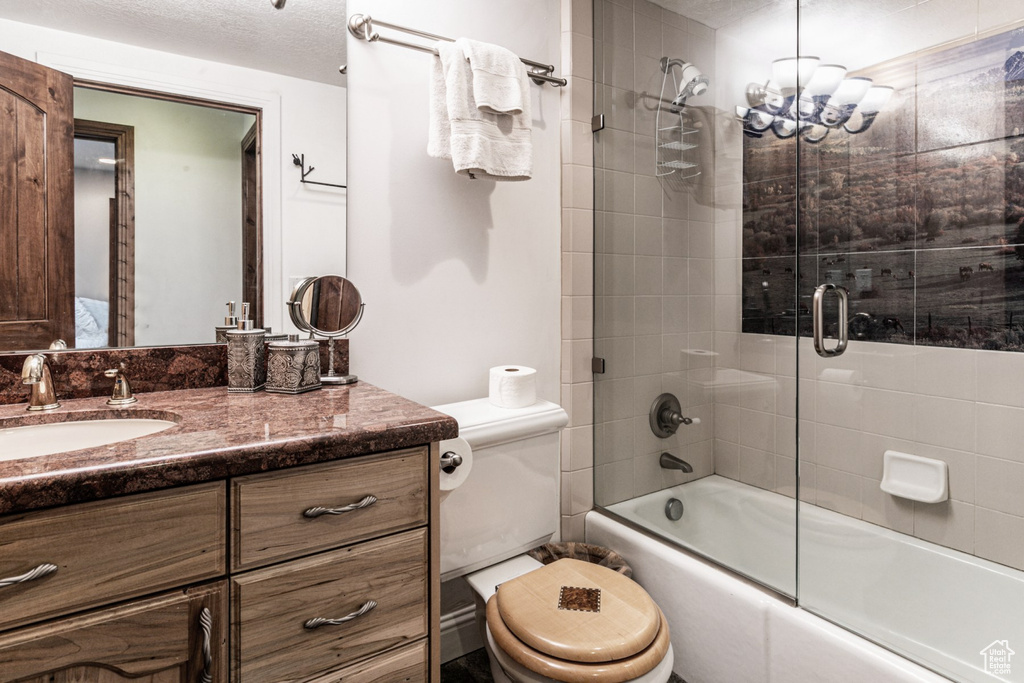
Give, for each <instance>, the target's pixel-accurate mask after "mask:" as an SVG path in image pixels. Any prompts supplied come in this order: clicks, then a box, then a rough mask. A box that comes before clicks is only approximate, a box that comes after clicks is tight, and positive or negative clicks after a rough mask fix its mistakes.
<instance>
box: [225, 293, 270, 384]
mask: <svg viewBox="0 0 1024 683" xmlns="http://www.w3.org/2000/svg"><path fill="white" fill-rule="evenodd" d="M224 334H225V336H226V337H227V342H228V392H230V393H252V392H255V391H260V390H262V389H263V387H264V386H265V385H266V383H267V364H266V347H265V345H264V337H266V334H267V333H266V331H265V330H261V329H259V328H255V327H253V322H252V319H250V318H249V304H248V303H243V304H242V318H241V319H240V320H239V321H238V326H237V327H236V328H235V329H233V330H228V331H227V332H225V333H224Z"/></svg>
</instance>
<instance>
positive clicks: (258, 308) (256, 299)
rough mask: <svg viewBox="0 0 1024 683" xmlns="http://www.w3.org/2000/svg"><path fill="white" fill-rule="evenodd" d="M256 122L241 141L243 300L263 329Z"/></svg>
mask: <svg viewBox="0 0 1024 683" xmlns="http://www.w3.org/2000/svg"><path fill="white" fill-rule="evenodd" d="M258 126H259V121H257V122H256V123H253V125H252V128H250V129H249V132H248V133H246V134H245V137H244V138H242V301H248V302H250V303H251V304H252V308H251V313H252V318H253V320H254V321H255V325H256V327H263V216H262V210H261V203H260V136H259V135H258V134H257V133H258Z"/></svg>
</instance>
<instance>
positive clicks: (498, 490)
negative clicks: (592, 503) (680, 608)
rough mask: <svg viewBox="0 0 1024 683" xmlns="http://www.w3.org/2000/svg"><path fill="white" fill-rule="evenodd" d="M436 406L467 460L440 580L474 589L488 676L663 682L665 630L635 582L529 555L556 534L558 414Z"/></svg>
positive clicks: (667, 659)
mask: <svg viewBox="0 0 1024 683" xmlns="http://www.w3.org/2000/svg"><path fill="white" fill-rule="evenodd" d="M434 409H435V410H438V411H440V412H443V413H446V414H448V415H451V416H452V417H454V418H455V419H456V420H457V421H458V423H459V436H460V438H462V439H465V440H466V442H467V443H468V444H469V445H470V447H471V448H472V452H473V462H472V466H471V469H470V471H469V474H468V476H467V477H466V479H465V481H464V483H462V484H461V485H460V486H458V487H457V488H455V489H453V490H451V491H446V492H443V493H442V499H441V580H442V582H444V581H449V580H451V579H454V578H457V577H460V576H462V577H465V579H466V582H467V583H468V584H469V586H470V587H471V588H472V590H473V593H474V599H475V602H476V606H477V607H476V619H477V623H478V625H479V627H480V631H481V637H482V639H483V642H484V645H485V647H486V650H487V655H488V658H489V659H490V666H491V672H492V674H493V676H494V680H495V681H498V682H499V683H501V682H506V681H513V682H518V683H542V682H544V683H546V682H549V681H565V682H567V683H576V682H582V681H593V682H594V683H626V682H632V683H664V682H665V681H667V680H668V679H669V677H670V676H671V674H672V665H673V652H672V644H671V642H670V640H669V626H668V623H667V622H666V621H665V617H664V615H663V614H662V612H661V610H660V609H659V608H658V606H657V605H656V604H655V603H654V601H653V600H651V598H650V596H648V595H647V592H646V591H644V590H643V588H641V587H640V585H639V584H637V583H636V582H634V581H632V580H631V579H629V578H626V577H625V576H623V575H622V574H619V573H618V572H615V571H613V570H611V569H608V568H606V567H602V566H599V565H596V564H591V563H588V562H583V561H580V560H575V559H560V560H557V561H554V562H551V563H550V564H542V563H541V562H539V561H538V560H535V559H534V558H532V557H530V556H529V555H527V554H525V553H526V551H528V550H530V549H532V548H535V547H537V546H539V545H542V544H544V543H546V542H548V541H549V540H551V538H552V537H553V536H554V534H555V531H556V529H557V527H558V522H559V510H558V503H557V496H556V495H554V494H555V492H556V491H557V490H558V485H559V432H560V431H561V429H562V428H563V427H564V426H565V425H566V423H567V422H568V417H567V416H566V414H565V411H564V410H562V408H561V407H559V406H558V405H555V404H554V403H549V402H547V401H538V402H537V403H535V404H534V405H532V406H529V407H527V408H514V409H513V408H500V407H498V406H495V405H492V404H491V403H490V401H489V400H488V399H486V398H484V399H477V400H473V401H464V402H461V403H450V404H446V405H441V406H435V407H434ZM441 451H442V453H444V452H445V444H444V443H442V446H441ZM444 476H445V475H444V474H442V477H444Z"/></svg>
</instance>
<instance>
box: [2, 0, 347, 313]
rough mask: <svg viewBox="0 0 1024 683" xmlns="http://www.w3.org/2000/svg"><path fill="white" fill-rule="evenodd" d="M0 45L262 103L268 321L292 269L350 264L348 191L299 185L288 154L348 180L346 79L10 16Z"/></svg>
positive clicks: (158, 85) (52, 62)
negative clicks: (309, 76) (271, 69)
mask: <svg viewBox="0 0 1024 683" xmlns="http://www.w3.org/2000/svg"><path fill="white" fill-rule="evenodd" d="M0 13H2V10H0ZM341 39H342V37H341V36H339V40H341ZM0 50H3V51H4V52H8V53H11V54H14V55H17V56H19V57H22V58H24V59H30V60H33V61H38V62H40V63H42V64H45V65H47V66H50V67H53V68H56V69H60V70H61V71H64V72H66V73H70V74H72V75H73V76H77V77H81V78H86V79H90V80H96V81H102V82H109V83H118V84H123V85H131V86H136V87H142V88H148V89H152V90H159V91H164V92H172V93H177V94H185V95H191V96H195V97H202V98H206V99H212V100H217V101H221V102H233V103H238V104H245V105H249V106H258V107H260V108H262V109H263V157H264V158H263V167H262V171H263V181H264V184H263V192H264V196H263V220H264V226H263V230H264V241H265V247H264V256H265V268H264V276H265V285H264V287H265V297H266V302H267V303H266V314H267V315H266V317H267V320H268V322H269V323H270V324H272V325H273V326H274V327H275V328H277V329H280V328H282V327H284V325H283V321H284V320H286V319H287V316H286V315H285V314H284V301H285V299H286V297H287V295H288V292H289V289H288V280H289V277H290V276H293V275H295V276H300V275H309V274H323V273H327V272H334V273H341V274H344V271H345V260H346V243H345V209H346V201H347V195H346V192H345V190H335V189H332V188H316V187H310V186H305V185H301V184H300V183H299V171H298V168H297V167H295V166H293V165H292V160H291V154H292V153H303V152H304V153H305V154H306V161H307V162H308V163H310V164H312V165H314V166H316V169H317V170H316V171H315V172H314V176H313V177H311V178H310V180H314V179H317V180H324V181H327V182H335V183H342V184H344V183H345V180H346V164H345V147H346V122H345V120H346V111H345V101H346V90H345V88H343V87H341V86H331V85H326V84H323V83H315V82H313V81H306V80H302V79H298V78H292V77H288V76H281V75H278V74H273V73H268V72H265V71H256V70H254V69H246V68H242V67H237V66H231V65H228V64H222V63H218V62H211V61H207V60H201V59H194V58H191V57H185V56H181V55H174V54H170V53H167V52H158V51H155V50H147V49H145V48H139V47H135V46H131V45H124V44H120V43H114V42H111V41H107V40H100V39H96V38H90V37H87V36H81V35H77V34H74V33H67V32H64V31H55V30H52V29H47V28H42V27H39V26H32V25H29V24H22V23H19V22H13V21H8V20H4V19H0ZM220 321H221V320H220V319H215V320H211V321H209V324H210V325H211V326H213V325H216V324H218V323H219V322H220Z"/></svg>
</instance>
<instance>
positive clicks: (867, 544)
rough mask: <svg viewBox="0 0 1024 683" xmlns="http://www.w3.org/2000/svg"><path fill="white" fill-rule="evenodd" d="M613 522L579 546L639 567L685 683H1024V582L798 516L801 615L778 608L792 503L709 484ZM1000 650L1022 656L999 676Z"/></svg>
mask: <svg viewBox="0 0 1024 683" xmlns="http://www.w3.org/2000/svg"><path fill="white" fill-rule="evenodd" d="M672 497H675V498H678V499H680V500H681V501H683V505H684V513H683V516H682V518H681V519H680V520H679V521H675V522H673V521H671V520H669V519H668V518H667V517H666V516H665V512H664V509H665V504H666V502H667V501H668V499H669V498H672ZM608 511H609V512H610V513H612V515H611V516H609V515H607V514H602V512H601V511H593V512H590V513H588V515H587V519H586V537H587V541H588V542H591V543H596V544H599V545H604V546H607V547H609V548H613V549H615V550H617V551H618V552H620V553H621V554H622V555H623V556H625V557H626V559H627V561H629V562H630V563H631V564H632V565H633V567H634V571H635V578H636V579H637V580H638V581H639V582H640V583H641V584H642V585H644V586H645V587H646V588H647V590H648V592H650V593H651V595H652V597H653V598H654V600H655V601H656V602H658V604H659V605H660V606H661V608H662V609H663V610H664V611H665V614H666V616H667V617H668V621H669V624H670V625H671V627H672V644H673V647H674V649H675V652H676V669H675V671H676V673H678V674H679V675H680V676H682V677H683V678H684V679H685V680H686V681H687V682H688V683H706V682H707V683H712V682H717V681H721V682H722V683H736V682H738V681H742V682H744V683H760V682H764V683H769V682H772V683H776V682H785V683H801V682H804V681H806V682H808V683H811V682H813V683H819V682H824V681H836V682H849V683H861V682H864V683H869V682H870V683H874V682H875V681H878V682H880V683H881V682H889V681H893V682H903V681H936V682H937V681H943V680H946V679H945V678H944V677H943V676H947V677H949V678H952V679H954V680H963V681H999V680H1001V681H1024V650H1022V649H1020V648H1024V572H1020V571H1016V570H1013V569H1009V568H1007V567H1003V566H1001V565H998V564H995V563H992V562H988V561H986V560H983V559H980V558H977V557H974V556H972V555H967V554H965V553H961V552H957V551H955V550H949V549H947V548H943V547H941V546H937V545H935V544H932V543H928V542H925V541H921V540H918V539H915V538H912V537H909V536H906V535H904V534H900V533H897V532H894V531H891V530H888V529H884V528H882V527H879V526H875V525H873V524H869V523H867V522H863V521H860V520H856V519H853V518H850V517H846V516H844V515H840V514H838V513H835V512H831V511H829V510H824V509H822V508H819V507H816V506H813V505H809V504H806V503H801V504H800V511H799V512H800V556H799V567H800V572H799V602H800V606H801V607H802V608H803V609H797V608H794V606H793V604H794V603H793V602H792V601H791V600H788V599H786V598H785V597H783V596H782V595H780V593H783V594H787V595H790V596H793V595H796V594H797V591H796V584H795V581H794V576H795V575H796V564H797V555H796V543H795V537H794V532H793V529H794V519H795V514H796V505H795V502H794V501H793V500H792V499H790V498H787V497H785V496H782V495H779V494H776V493H771V492H769V491H764V490H761V489H757V488H754V487H750V486H747V485H745V484H741V483H738V482H735V481H732V480H729V479H725V478H722V477H719V476H710V477H705V478H704V479H699V480H697V481H694V482H690V483H688V484H684V485H681V486H677V487H674V488H671V489H666V490H664V491H658V492H655V493H652V494H649V495H646V496H642V497H640V498H636V499H633V500H630V501H626V502H623V503H618V504H616V505H612V506H609V507H608ZM613 517H619V518H621V519H622V520H625V521H626V523H622V522H620V521H617V520H616V519H614V518H613ZM630 523H632V524H636V525H638V526H640V527H643V528H644V529H646V530H647V532H646V533H644V532H640V531H637V530H636V529H635V528H633V527H632V526H630ZM652 535H655V536H661V537H664V538H667V539H671V540H672V541H673V543H670V544H669V543H664V542H661V541H659V540H658V539H656V538H653V537H652ZM1017 542H1019V540H1018V541H1017ZM678 544H681V545H684V546H689V547H692V548H694V549H695V550H697V551H698V552H699V553H701V554H702V555H704V556H705V557H707V558H710V559H712V560H714V561H715V562H718V563H721V564H722V565H724V566H728V567H730V568H731V569H733V570H734V571H726V570H723V569H721V568H720V567H718V566H716V565H715V564H712V563H711V562H707V561H705V560H704V559H702V558H700V557H697V556H695V555H693V554H691V553H689V552H686V551H685V550H682V549H680V548H679V545H678ZM734 572H736V573H734ZM745 577H749V578H745ZM750 579H754V580H750ZM760 584H767V585H769V586H771V587H772V588H773V589H774V590H769V589H768V588H765V587H764V586H762V585H760ZM938 603H941V605H942V608H941V609H936V604H938ZM816 614H820V615H823V616H825V617H827V620H826V619H823V618H821V617H819V616H816ZM831 622H835V623H837V624H842V625H843V626H845V627H846V628H840V627H839V626H836V625H835V624H833V623H831ZM847 628H848V629H852V631H856V632H858V633H860V634H862V635H863V636H865V637H860V636H858V635H856V634H855V633H853V632H852V631H851V630H846V629H847ZM868 639H870V641H874V642H870V641H869V640H868ZM996 641H1007V643H1008V645H1009V647H1010V648H1011V649H1012V648H1014V647H1016V648H1017V649H1018V650H1019V651H1020V653H1021V654H1020V655H1017V657H1019V658H1020V661H1019V663H1018V662H1014V661H1012V660H1013V658H1012V657H1011V662H1010V665H1011V671H1009V672H1007V671H1005V670H1004V671H1003V673H1000V674H999V675H993V674H991V673H988V672H987V671H986V665H987V659H986V655H985V654H984V653H983V652H982V651H983V650H985V649H986V648H987V647H988V646H989V645H990V644H993V643H995V642H996ZM875 643H878V644H880V645H882V646H884V647H880V646H879V645H877V644H875ZM895 653H901V654H904V655H906V656H907V657H910V658H912V659H913V660H915V661H918V662H922V663H923V664H924V665H925V666H926V667H927V668H924V667H922V666H919V665H918V664H915V663H914V662H912V661H910V660H909V659H906V658H904V657H902V656H899V655H898V654H895ZM1014 665H1016V666H1014ZM1013 669H1015V670H1013ZM933 671H935V672H939V673H941V674H943V676H939V675H937V674H936V673H933Z"/></svg>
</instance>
